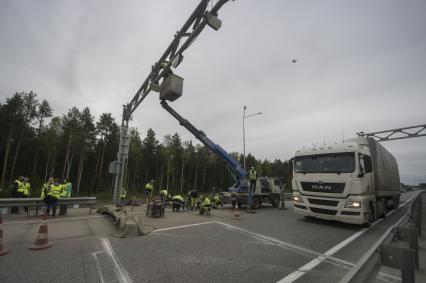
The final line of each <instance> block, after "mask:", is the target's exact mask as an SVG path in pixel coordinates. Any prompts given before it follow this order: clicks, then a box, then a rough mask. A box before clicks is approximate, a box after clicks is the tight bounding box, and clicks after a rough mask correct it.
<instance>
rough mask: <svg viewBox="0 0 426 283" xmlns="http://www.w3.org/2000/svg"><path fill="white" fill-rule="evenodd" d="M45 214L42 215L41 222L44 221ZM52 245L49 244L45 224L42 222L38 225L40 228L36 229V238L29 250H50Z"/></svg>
mask: <svg viewBox="0 0 426 283" xmlns="http://www.w3.org/2000/svg"><path fill="white" fill-rule="evenodd" d="M46 217H47V216H46V213H45V214H44V215H43V220H46ZM51 246H52V244H51V243H50V242H49V239H48V236H47V223H46V222H44V223H42V224H41V225H40V228H39V229H38V234H37V238H36V240H35V243H34V245H32V246H31V247H30V250H33V251H38V250H44V249H47V248H50V247H51Z"/></svg>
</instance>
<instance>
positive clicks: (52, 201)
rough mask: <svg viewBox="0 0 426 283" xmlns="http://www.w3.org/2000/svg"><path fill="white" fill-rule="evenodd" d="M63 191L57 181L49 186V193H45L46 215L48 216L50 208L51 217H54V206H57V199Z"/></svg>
mask: <svg viewBox="0 0 426 283" xmlns="http://www.w3.org/2000/svg"><path fill="white" fill-rule="evenodd" d="M62 191H63V185H61V184H60V183H59V181H57V180H56V181H55V182H54V183H53V184H52V185H50V191H49V192H48V193H47V210H46V214H47V215H49V214H50V209H51V208H52V216H53V217H55V216H56V206H57V205H58V199H59V198H60V197H61V194H62Z"/></svg>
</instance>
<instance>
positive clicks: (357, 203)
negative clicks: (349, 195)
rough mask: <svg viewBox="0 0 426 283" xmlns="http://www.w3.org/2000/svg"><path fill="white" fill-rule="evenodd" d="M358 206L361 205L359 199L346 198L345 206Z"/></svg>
mask: <svg viewBox="0 0 426 283" xmlns="http://www.w3.org/2000/svg"><path fill="white" fill-rule="evenodd" d="M360 207H361V202H360V201H352V200H348V201H347V202H346V204H345V208H360Z"/></svg>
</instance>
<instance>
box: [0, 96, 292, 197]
mask: <svg viewBox="0 0 426 283" xmlns="http://www.w3.org/2000/svg"><path fill="white" fill-rule="evenodd" d="M0 133H2V134H1V135H0V174H1V179H0V188H2V191H1V192H0V194H2V195H3V196H6V195H8V191H9V189H8V188H9V187H10V185H11V182H12V181H13V180H14V179H16V178H17V177H18V176H27V177H29V179H30V181H31V184H32V188H33V191H40V188H41V186H42V184H43V183H44V182H45V181H46V180H47V179H48V178H49V177H51V176H53V177H55V178H59V179H61V180H63V179H69V180H70V181H71V182H72V183H73V193H74V194H77V195H97V194H100V193H110V192H112V189H113V187H112V184H113V176H112V175H110V174H109V173H108V169H109V163H110V162H112V161H113V160H115V159H116V156H117V148H118V142H119V137H120V127H119V125H118V124H117V122H116V121H115V119H114V117H112V115H111V113H102V114H101V115H100V116H99V118H98V119H96V118H95V116H94V115H92V113H91V111H90V109H89V108H88V107H84V108H82V109H79V108H77V107H72V108H71V109H69V110H68V112H67V113H66V114H63V115H62V116H53V109H52V107H51V106H50V104H49V102H48V101H47V100H45V99H42V100H39V98H38V95H37V94H36V93H34V92H32V91H30V92H17V93H15V94H14V95H12V96H11V97H9V98H7V99H6V101H5V102H4V103H0ZM232 155H233V156H234V157H235V158H237V159H238V160H240V161H241V162H242V160H243V156H242V154H241V153H236V152H234V153H232ZM246 166H247V168H250V167H251V166H254V167H255V168H256V170H257V172H258V175H259V176H275V177H283V178H284V180H285V182H286V187H287V188H290V180H291V176H290V172H289V171H290V170H289V162H288V161H281V160H280V159H275V160H274V161H269V160H266V159H265V160H257V159H256V158H255V157H254V156H253V155H252V154H248V155H247V156H246ZM151 179H153V180H155V181H156V184H157V185H156V188H157V189H158V188H166V189H169V190H170V191H172V192H182V193H183V192H187V191H188V190H189V189H192V188H197V189H198V190H200V191H212V190H215V191H221V190H226V189H227V188H228V187H230V186H231V185H232V178H231V176H230V174H229V172H228V170H227V169H226V167H225V166H224V164H223V162H222V161H221V160H220V159H219V158H217V157H216V156H215V155H214V154H212V153H211V152H209V150H208V149H207V148H206V147H204V146H203V145H201V144H195V145H194V144H193V143H192V142H191V141H182V139H181V137H180V136H179V135H178V134H177V133H175V134H173V135H166V136H165V137H164V138H163V140H162V141H161V142H160V141H159V140H158V138H157V136H156V134H155V132H154V130H153V129H149V130H148V131H147V133H146V134H145V136H143V137H142V136H141V134H140V133H139V132H138V130H137V129H136V128H131V129H130V146H129V159H128V163H127V166H126V174H125V178H124V186H125V187H126V189H127V191H128V192H129V193H138V192H139V193H141V192H142V191H143V189H144V186H145V184H146V183H147V182H148V181H149V180H151ZM32 196H35V197H37V196H38V195H36V194H32Z"/></svg>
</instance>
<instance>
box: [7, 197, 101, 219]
mask: <svg viewBox="0 0 426 283" xmlns="http://www.w3.org/2000/svg"><path fill="white" fill-rule="evenodd" d="M73 204H78V205H88V206H89V212H90V214H91V213H92V209H93V206H95V205H97V200H96V197H78V198H62V199H59V200H58V205H73ZM45 205H46V203H45V202H44V201H43V199H41V198H0V208H4V207H22V206H27V207H36V215H37V214H38V208H39V207H41V206H45Z"/></svg>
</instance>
